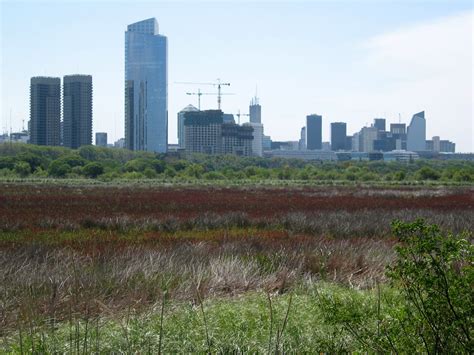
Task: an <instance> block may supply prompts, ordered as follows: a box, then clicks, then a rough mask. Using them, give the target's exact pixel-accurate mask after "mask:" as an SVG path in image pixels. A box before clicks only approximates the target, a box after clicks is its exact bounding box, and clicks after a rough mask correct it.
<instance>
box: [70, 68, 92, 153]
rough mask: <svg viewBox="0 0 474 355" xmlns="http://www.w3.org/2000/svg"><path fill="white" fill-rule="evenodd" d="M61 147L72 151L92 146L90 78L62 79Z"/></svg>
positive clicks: (89, 76) (73, 77)
mask: <svg viewBox="0 0 474 355" xmlns="http://www.w3.org/2000/svg"><path fill="white" fill-rule="evenodd" d="M63 85H64V88H63V94H64V95H63V145H64V146H65V147H69V148H72V149H76V148H79V147H81V146H83V145H91V144H92V76H91V75H66V76H64V79H63Z"/></svg>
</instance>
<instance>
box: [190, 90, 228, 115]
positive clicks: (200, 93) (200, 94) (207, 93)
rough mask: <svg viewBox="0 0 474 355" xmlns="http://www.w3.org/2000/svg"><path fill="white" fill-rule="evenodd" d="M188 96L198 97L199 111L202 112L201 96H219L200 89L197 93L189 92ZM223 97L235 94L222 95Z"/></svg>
mask: <svg viewBox="0 0 474 355" xmlns="http://www.w3.org/2000/svg"><path fill="white" fill-rule="evenodd" d="M186 95H197V97H198V110H199V111H201V96H202V95H218V94H216V93H215V92H201V89H198V91H197V92H187V93H186ZM221 95H235V94H233V93H221Z"/></svg>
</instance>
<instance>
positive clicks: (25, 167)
mask: <svg viewBox="0 0 474 355" xmlns="http://www.w3.org/2000/svg"><path fill="white" fill-rule="evenodd" d="M15 173H17V174H18V175H19V176H21V177H27V176H28V175H30V173H31V167H30V164H28V163H27V162H24V161H19V162H17V163H15Z"/></svg>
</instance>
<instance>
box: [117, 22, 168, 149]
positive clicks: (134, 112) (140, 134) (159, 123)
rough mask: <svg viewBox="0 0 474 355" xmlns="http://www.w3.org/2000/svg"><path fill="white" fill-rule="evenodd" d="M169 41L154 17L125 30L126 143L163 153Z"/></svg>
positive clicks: (165, 143)
mask: <svg viewBox="0 0 474 355" xmlns="http://www.w3.org/2000/svg"><path fill="white" fill-rule="evenodd" d="M167 48H168V43H167V38H166V37H165V36H163V35H160V34H159V33H158V22H157V21H156V19H154V18H150V19H147V20H144V21H140V22H136V23H133V24H131V25H129V26H128V27H127V31H126V32H125V142H126V143H125V145H126V148H128V149H131V150H146V151H151V152H158V153H164V152H166V150H167V147H168V63H167V62H168V49H167Z"/></svg>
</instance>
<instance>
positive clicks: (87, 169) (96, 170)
mask: <svg viewBox="0 0 474 355" xmlns="http://www.w3.org/2000/svg"><path fill="white" fill-rule="evenodd" d="M103 173H104V167H103V166H102V165H101V164H99V163H88V164H86V166H84V169H83V174H84V175H85V176H87V177H90V178H96V177H98V176H99V175H102V174H103Z"/></svg>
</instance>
